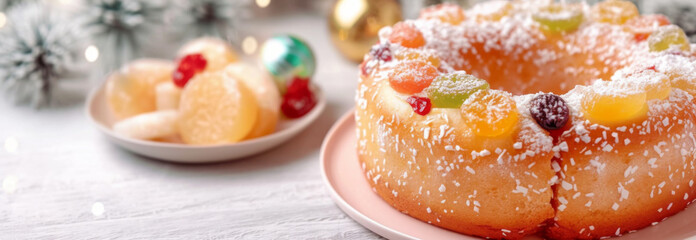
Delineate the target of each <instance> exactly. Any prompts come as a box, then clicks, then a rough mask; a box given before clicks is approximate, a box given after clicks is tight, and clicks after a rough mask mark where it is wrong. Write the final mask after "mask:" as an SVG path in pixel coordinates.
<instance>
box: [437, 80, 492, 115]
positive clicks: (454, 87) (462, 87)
mask: <svg viewBox="0 0 696 240" xmlns="http://www.w3.org/2000/svg"><path fill="white" fill-rule="evenodd" d="M489 88H490V86H489V85H488V82H486V81H485V80H481V79H479V78H476V77H474V76H472V75H469V74H466V73H464V72H453V73H449V74H445V75H441V76H439V77H437V78H435V80H434V81H433V82H432V83H431V84H430V87H428V88H427V89H426V92H427V93H428V96H429V97H430V99H431V100H432V103H433V106H435V107H437V108H459V107H460V106H462V103H464V101H465V100H466V99H468V98H469V97H470V96H471V94H474V93H476V92H478V91H481V90H485V89H489Z"/></svg>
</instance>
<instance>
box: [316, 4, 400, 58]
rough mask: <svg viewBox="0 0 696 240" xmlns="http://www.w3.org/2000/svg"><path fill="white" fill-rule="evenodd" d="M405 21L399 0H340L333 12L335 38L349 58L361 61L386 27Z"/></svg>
mask: <svg viewBox="0 0 696 240" xmlns="http://www.w3.org/2000/svg"><path fill="white" fill-rule="evenodd" d="M400 20H401V5H400V4H399V3H398V2H397V1H396V0H338V1H336V3H335V4H334V6H333V9H332V11H331V13H330V14H329V21H328V22H329V31H330V32H331V40H332V41H333V43H334V45H336V47H337V48H338V50H339V51H340V52H341V53H342V54H343V55H344V56H345V57H347V58H348V59H350V60H353V61H355V62H360V61H362V59H363V56H365V54H366V53H367V52H368V51H370V47H372V45H374V44H375V43H377V40H378V36H377V35H378V33H379V30H380V29H381V28H382V27H385V26H391V25H393V24H395V23H396V22H398V21H400Z"/></svg>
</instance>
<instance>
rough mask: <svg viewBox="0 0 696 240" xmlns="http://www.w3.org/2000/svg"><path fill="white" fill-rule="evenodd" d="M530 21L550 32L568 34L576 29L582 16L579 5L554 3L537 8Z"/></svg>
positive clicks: (580, 22) (582, 18) (581, 20)
mask: <svg viewBox="0 0 696 240" xmlns="http://www.w3.org/2000/svg"><path fill="white" fill-rule="evenodd" d="M532 19H534V21H536V22H538V23H539V24H541V25H542V26H543V27H544V28H545V29H548V30H550V31H552V32H568V31H574V30H576V29H578V27H580V25H581V24H582V22H583V20H584V16H583V12H582V8H580V6H579V5H575V4H573V5H571V4H557V3H554V4H550V5H547V6H544V7H541V8H539V10H538V11H537V12H535V13H534V14H532Z"/></svg>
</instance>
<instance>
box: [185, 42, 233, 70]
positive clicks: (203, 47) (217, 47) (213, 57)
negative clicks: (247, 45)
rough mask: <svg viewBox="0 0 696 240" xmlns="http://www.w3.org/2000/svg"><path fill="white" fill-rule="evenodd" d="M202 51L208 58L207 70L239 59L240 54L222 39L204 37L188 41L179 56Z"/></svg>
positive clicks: (221, 66) (220, 67)
mask: <svg viewBox="0 0 696 240" xmlns="http://www.w3.org/2000/svg"><path fill="white" fill-rule="evenodd" d="M193 53H200V54H202V55H203V57H205V59H207V60H208V64H207V66H206V67H205V70H206V71H217V70H220V69H222V68H224V67H225V66H227V64H230V63H233V62H236V61H238V59H239V56H237V52H235V51H234V49H233V48H232V46H231V45H230V44H229V43H227V42H225V41H224V40H222V39H218V38H212V37H203V38H198V39H195V40H192V41H190V42H188V43H186V44H185V45H184V46H183V47H181V49H180V50H179V52H178V54H177V56H178V57H179V58H183V57H184V56H186V55H189V54H193Z"/></svg>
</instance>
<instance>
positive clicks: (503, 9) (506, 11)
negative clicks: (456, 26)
mask: <svg viewBox="0 0 696 240" xmlns="http://www.w3.org/2000/svg"><path fill="white" fill-rule="evenodd" d="M512 10H513V5H512V3H510V2H508V1H501V0H498V1H489V2H484V3H480V4H477V5H476V6H474V8H473V9H472V11H473V12H474V13H475V19H476V20H477V21H490V22H497V21H500V20H501V19H503V18H504V17H506V16H508V15H510V13H512Z"/></svg>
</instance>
